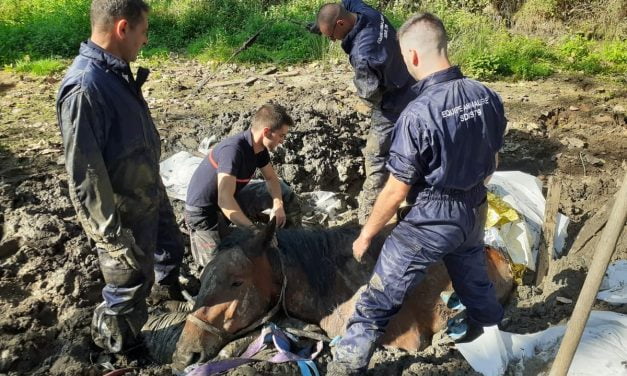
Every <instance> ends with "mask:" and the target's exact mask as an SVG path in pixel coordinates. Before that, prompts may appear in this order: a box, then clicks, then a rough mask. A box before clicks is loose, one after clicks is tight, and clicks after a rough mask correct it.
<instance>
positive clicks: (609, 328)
mask: <svg viewBox="0 0 627 376" xmlns="http://www.w3.org/2000/svg"><path fill="white" fill-rule="evenodd" d="M565 330H566V326H565V325H559V326H555V327H552V328H549V329H547V330H544V331H541V332H538V333H532V334H513V333H508V332H502V331H498V329H496V330H495V329H491V328H486V331H485V333H484V334H482V335H481V336H480V337H479V338H477V339H476V340H474V341H472V342H469V343H459V344H457V345H456V346H455V347H456V348H457V350H459V352H460V353H461V354H462V355H463V356H464V358H465V359H466V360H467V361H468V363H469V364H470V366H471V367H472V368H473V369H474V370H475V371H477V372H479V373H481V374H483V375H486V376H501V375H504V374H505V371H506V370H507V367H508V365H509V364H510V363H513V364H512V365H511V366H510V371H511V374H524V375H528V374H529V375H531V374H539V373H540V372H542V371H548V363H549V362H551V361H552V360H553V359H554V358H555V356H556V355H557V350H558V349H559V345H560V342H561V339H562V337H563V336H564V332H565ZM497 355H498V356H497ZM626 359H627V315H623V314H620V313H615V312H609V311H592V313H591V314H590V318H589V319H588V322H587V324H586V328H585V330H584V332H583V336H582V337H581V342H580V343H579V347H577V352H576V353H575V357H574V358H573V362H572V365H571V367H570V371H569V372H568V374H569V375H577V376H617V375H627V368H626V367H625V360H626ZM512 368H513V369H512Z"/></svg>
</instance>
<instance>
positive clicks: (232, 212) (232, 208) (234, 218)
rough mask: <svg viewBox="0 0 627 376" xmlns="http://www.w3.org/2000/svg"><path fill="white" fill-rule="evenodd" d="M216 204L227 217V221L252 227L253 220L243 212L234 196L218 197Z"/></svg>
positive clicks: (239, 225) (240, 225)
mask: <svg viewBox="0 0 627 376" xmlns="http://www.w3.org/2000/svg"><path fill="white" fill-rule="evenodd" d="M218 206H219V207H220V210H222V213H224V215H225V216H226V218H228V220H229V221H231V222H233V223H235V225H236V226H238V227H253V225H254V224H253V222H252V221H251V220H250V219H249V218H248V217H247V216H246V214H244V212H243V211H242V208H241V207H240V206H239V204H238V203H237V201H235V198H230V199H229V198H224V199H220V200H219V202H218Z"/></svg>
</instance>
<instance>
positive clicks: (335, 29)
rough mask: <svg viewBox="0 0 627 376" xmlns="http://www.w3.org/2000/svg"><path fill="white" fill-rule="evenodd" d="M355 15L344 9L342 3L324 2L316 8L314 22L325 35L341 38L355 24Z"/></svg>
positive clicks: (334, 38) (330, 37) (336, 38)
mask: <svg viewBox="0 0 627 376" xmlns="http://www.w3.org/2000/svg"><path fill="white" fill-rule="evenodd" d="M355 18H356V17H355V15H354V14H352V13H351V12H349V11H348V10H346V8H344V6H343V5H342V4H333V3H330V4H324V5H323V6H321V7H320V10H318V17H317V18H316V22H317V23H318V28H319V29H320V32H321V33H322V35H324V36H325V37H327V38H329V39H331V40H332V41H335V40H342V39H344V38H345V37H346V35H347V34H348V33H349V32H350V31H351V30H352V29H353V26H355Z"/></svg>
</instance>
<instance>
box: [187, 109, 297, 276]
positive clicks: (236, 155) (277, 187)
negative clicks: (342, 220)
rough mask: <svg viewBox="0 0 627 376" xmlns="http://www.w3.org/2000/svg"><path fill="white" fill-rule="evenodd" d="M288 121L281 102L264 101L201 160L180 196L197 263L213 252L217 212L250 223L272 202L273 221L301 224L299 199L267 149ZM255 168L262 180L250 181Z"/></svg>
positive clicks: (280, 138) (243, 224) (276, 142)
mask: <svg viewBox="0 0 627 376" xmlns="http://www.w3.org/2000/svg"><path fill="white" fill-rule="evenodd" d="M293 125H294V121H293V120H292V118H291V117H290V116H289V115H288V114H287V112H286V111H285V109H284V108H283V107H282V106H280V105H278V104H274V103H269V104H265V105H263V106H261V108H259V109H258V110H257V112H256V113H255V115H254V116H253V119H252V124H251V127H250V129H248V130H246V131H244V132H241V133H238V134H236V135H234V136H231V137H228V138H226V139H224V140H222V141H221V142H220V143H218V144H217V145H216V146H215V147H214V148H213V149H211V150H210V151H209V153H208V154H207V157H206V158H204V159H203V161H202V162H201V163H200V165H199V166H198V168H197V169H196V171H195V172H194V175H193V176H192V179H191V181H190V184H189V187H188V189H187V199H186V201H185V220H186V222H187V226H188V228H189V230H190V236H191V249H192V255H193V257H194V260H195V261H196V262H197V263H198V264H199V265H201V266H204V265H206V264H207V263H208V262H209V261H210V260H211V259H212V258H213V256H214V251H215V248H216V244H217V243H218V242H219V240H220V237H219V235H218V231H217V230H218V216H220V215H224V216H225V217H226V218H227V219H228V220H229V221H230V222H232V223H234V224H235V225H236V226H238V227H253V226H254V225H253V221H252V220H251V218H253V219H255V218H257V217H259V215H260V214H261V213H262V211H263V210H265V209H270V208H271V209H272V215H273V216H274V217H276V221H277V225H278V226H284V225H286V224H288V225H299V224H300V217H299V214H300V205H299V203H298V199H297V198H296V197H295V195H294V193H293V192H292V190H291V189H290V188H289V187H288V186H287V184H285V183H284V182H282V181H280V180H279V178H278V176H277V174H276V172H275V171H274V168H272V164H271V163H270V154H269V151H273V150H274V149H275V148H276V147H277V146H279V145H280V144H282V143H283V141H285V137H286V135H287V132H288V130H289V127H291V126H293ZM257 168H259V169H260V171H261V174H262V175H263V177H264V179H265V184H264V183H263V182H252V183H250V184H249V182H250V180H251V179H252V177H253V176H254V174H255V171H256V170H257Z"/></svg>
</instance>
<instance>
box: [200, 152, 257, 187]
mask: <svg viewBox="0 0 627 376" xmlns="http://www.w3.org/2000/svg"><path fill="white" fill-rule="evenodd" d="M207 158H209V163H211V165H212V166H213V168H215V169H216V170H217V169H218V162H216V160H215V159H213V149H210V150H209V153H207ZM250 179H252V176H251V177H250V178H248V179H237V178H235V181H236V182H237V183H246V184H248V182H249V181H250Z"/></svg>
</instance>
